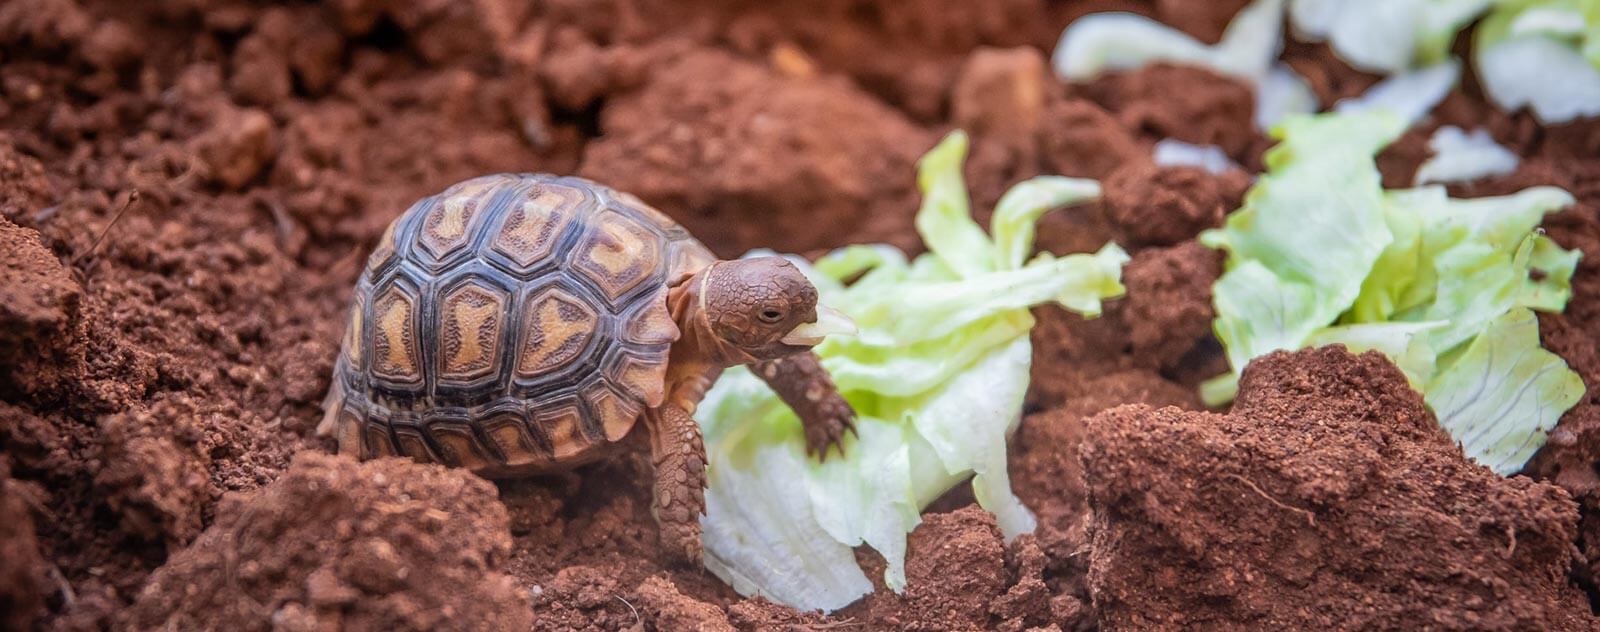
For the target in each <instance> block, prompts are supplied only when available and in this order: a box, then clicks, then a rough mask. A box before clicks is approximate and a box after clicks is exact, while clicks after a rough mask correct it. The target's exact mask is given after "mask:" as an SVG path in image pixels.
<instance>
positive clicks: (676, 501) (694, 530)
mask: <svg viewBox="0 0 1600 632" xmlns="http://www.w3.org/2000/svg"><path fill="white" fill-rule="evenodd" d="M645 422H646V423H648V424H649V425H650V428H649V430H650V455H651V457H650V461H651V463H652V465H654V466H655V477H656V482H655V502H654V503H652V504H651V506H650V512H651V513H652V514H654V515H655V517H656V523H657V524H658V525H659V526H660V528H661V546H662V548H664V549H666V551H667V553H668V554H669V555H670V556H672V557H673V558H674V559H676V560H677V561H679V562H683V563H685V564H690V565H697V564H699V563H700V554H701V545H700V515H701V514H703V513H705V509H706V495H705V487H706V448H705V444H704V443H702V442H701V440H700V426H699V425H698V424H696V423H695V421H694V418H693V417H691V416H690V415H689V412H688V411H686V410H684V409H683V408H682V407H680V406H677V405H675V404H667V405H664V406H661V407H660V408H655V409H652V410H649V411H646V412H645Z"/></svg>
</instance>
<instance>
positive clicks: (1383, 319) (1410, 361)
mask: <svg viewBox="0 0 1600 632" xmlns="http://www.w3.org/2000/svg"><path fill="white" fill-rule="evenodd" d="M1290 123H1291V124H1288V125H1285V126H1284V127H1283V129H1282V130H1280V132H1281V135H1282V137H1283V138H1284V142H1283V143H1282V144H1281V145H1279V146H1278V147H1277V148H1274V149H1273V150H1272V153H1270V154H1269V155H1268V160H1267V163H1268V167H1269V168H1270V171H1269V173H1268V174H1266V175H1264V176H1262V178H1261V179H1260V180H1259V181H1258V183H1257V185H1256V187H1255V188H1254V189H1252V190H1251V192H1250V193H1249V194H1248V195H1247V197H1246V204H1245V208H1243V209H1240V210H1239V211H1237V212H1235V213H1234V214H1233V215H1231V216H1230V217H1229V218H1228V222H1227V224H1226V226H1225V227H1224V228H1223V229H1220V230H1214V231H1208V232H1207V233H1205V234H1203V235H1202V236H1201V239H1202V242H1203V243H1206V244H1207V245H1212V246H1214V247H1225V248H1227V249H1228V250H1229V258H1228V269H1227V271H1226V272H1225V273H1224V274H1223V275H1222V277H1221V278H1220V279H1218V281H1217V283H1216V285H1214V286H1213V288H1212V292H1213V302H1214V303H1215V306H1216V311H1217V317H1216V320H1215V322H1214V328H1215V330H1216V333H1217V336H1218V338H1219V339H1220V340H1221V341H1222V343H1223V345H1224V346H1225V347H1226V348H1227V352H1228V359H1229V362H1230V363H1231V365H1232V366H1233V368H1234V371H1233V373H1230V374H1228V375H1224V376H1220V377H1218V378H1215V379H1213V380H1209V381H1207V382H1206V383H1205V384H1204V385H1202V388H1201V396H1202V397H1203V398H1204V399H1205V401H1206V402H1207V403H1209V404H1213V405H1216V404H1221V403H1224V402H1226V401H1228V400H1229V399H1232V397H1233V394H1234V390H1235V389H1236V386H1237V376H1238V374H1239V372H1240V371H1241V370H1242V369H1243V368H1244V366H1245V364H1246V363H1248V362H1249V360H1250V359H1252V358H1255V357H1258V356H1260V355H1262V354H1265V353H1267V352H1269V351H1272V350H1276V349H1298V348H1302V347H1309V346H1317V345H1325V344H1334V343H1341V344H1344V345H1346V346H1347V347H1350V348H1351V349H1352V350H1355V351H1365V350H1376V351H1379V352H1382V353H1384V354H1385V355H1388V356H1389V357H1390V358H1391V359H1393V360H1394V361H1395V363H1396V364H1397V365H1398V366H1399V367H1400V368H1401V369H1402V370H1403V371H1405V373H1406V376H1407V377H1408V378H1409V379H1410V381H1411V383H1412V385H1413V386H1416V387H1417V388H1418V389H1419V390H1421V391H1422V392H1423V393H1424V396H1425V397H1426V398H1427V401H1428V403H1429V405H1430V406H1433V407H1434V411H1435V413H1436V414H1437V415H1438V416H1439V420H1440V423H1441V424H1443V426H1444V427H1445V429H1446V430H1449V431H1450V432H1451V433H1452V436H1454V437H1455V438H1456V439H1457V440H1458V441H1460V442H1461V443H1462V445H1463V447H1464V448H1465V450H1466V454H1467V456H1469V457H1472V458H1474V459H1478V460H1479V461H1481V462H1483V463H1485V464H1486V465H1489V466H1491V467H1493V468H1495V470H1496V471H1497V472H1501V473H1506V472H1511V471H1515V470H1517V469H1520V468H1521V467H1522V465H1523V464H1524V463H1525V462H1526V460H1527V458H1528V456H1530V455H1531V454H1532V453H1533V451H1534V450H1537V449H1538V447H1539V445H1541V444H1542V442H1543V440H1544V432H1545V431H1547V430H1548V429H1549V428H1550V427H1551V426H1552V425H1554V423H1555V421H1556V419H1557V418H1559V417H1560V414H1561V413H1562V412H1563V411H1565V410H1566V409H1567V408H1569V407H1571V406H1572V404H1573V402H1574V401H1575V399H1573V398H1572V397H1569V392H1570V390H1571V389H1572V388H1574V387H1573V384H1574V383H1576V387H1575V388H1576V389H1577V391H1578V392H1580V393H1581V392H1582V390H1583V385H1582V383H1581V380H1579V379H1578V377H1577V374H1576V373H1573V372H1572V371H1571V370H1570V369H1568V368H1567V366H1566V364H1565V363H1563V362H1562V361H1561V359H1560V358H1558V357H1556V356H1554V355H1553V354H1550V353H1548V352H1545V351H1543V350H1542V349H1540V348H1539V340H1538V327H1537V324H1536V323H1535V322H1534V320H1533V316H1532V313H1531V312H1529V311H1528V310H1530V309H1537V310H1546V311H1560V310H1561V309H1563V308H1564V307H1565V306H1566V303H1567V300H1568V299H1569V298H1570V297H1571V295H1572V289H1571V280H1572V274H1573V272H1574V270H1575V269H1576V267H1577V262H1578V258H1579V254H1580V253H1578V252H1576V251H1569V250H1565V249H1563V248H1561V247H1560V246H1559V245H1557V244H1556V243H1555V242H1553V241H1551V240H1550V239H1549V238H1548V237H1545V236H1544V235H1541V234H1539V233H1538V231H1537V228H1538V225H1539V223H1540V221H1541V220H1542V219H1543V218H1544V216H1545V215H1546V214H1547V213H1551V212H1554V211H1556V210H1559V209H1561V208H1562V207H1564V206H1567V205H1569V204H1571V203H1572V202H1573V198H1572V196H1571V195H1570V194H1568V193H1567V192H1565V191H1562V190H1560V189H1556V188H1554V187H1534V188H1530V189H1527V190H1524V191H1521V192H1518V193H1516V194H1513V195H1506V196H1499V197H1489V198H1479V199H1471V200H1457V199H1452V198H1450V197H1449V196H1448V195H1447V194H1446V192H1445V190H1444V188H1443V187H1438V186H1428V187H1419V188H1415V189H1406V190H1399V191H1383V190H1382V189H1381V188H1380V185H1379V183H1378V181H1377V179H1376V177H1375V175H1374V176H1373V177H1359V178H1358V177H1353V175H1352V174H1369V175H1371V174H1370V173H1369V172H1371V171H1372V170H1373V168H1374V165H1373V157H1372V156H1373V154H1374V153H1375V152H1376V151H1377V150H1378V148H1380V147H1381V146H1382V145H1383V144H1384V143H1386V142H1388V141H1389V140H1391V139H1393V138H1394V136H1395V135H1396V134H1397V129H1396V127H1395V125H1393V123H1392V120H1391V121H1387V122H1386V121H1385V119H1384V118H1383V117H1381V116H1379V117H1376V118H1373V116H1372V115H1367V114H1363V115H1325V116H1320V117H1316V118H1315V119H1306V120H1292V121H1291V122H1290ZM1312 156H1316V157H1318V158H1308V157H1312ZM1324 161H1332V162H1331V163H1330V162H1324ZM1307 165H1315V166H1317V167H1319V168H1317V169H1314V170H1313V169H1307V168H1306V167H1307ZM1276 189H1287V190H1291V191H1292V192H1293V195H1275V194H1274V193H1275V190H1276ZM1374 196H1376V197H1374ZM1316 199H1323V200H1326V201H1324V202H1322V203H1315V202H1313V201H1312V200H1316ZM1263 218H1274V220H1275V221H1266V220H1264V219H1263ZM1374 219H1376V221H1374ZM1342 223H1348V225H1346V226H1344V227H1343V228H1342V229H1341V228H1338V226H1339V225H1341V224H1342ZM1356 226H1359V227H1361V228H1360V229H1359V230H1357V229H1353V228H1352V227H1356ZM1352 287H1354V288H1356V290H1355V291H1354V293H1353V294H1352V291H1351V288H1352ZM1347 297H1348V298H1347ZM1524 321H1526V322H1524ZM1529 323H1531V324H1529ZM1491 373H1492V374H1493V375H1495V380H1494V381H1493V382H1492V383H1491V382H1486V381H1484V380H1483V379H1482V378H1483V376H1485V375H1489V374H1491ZM1473 379H1478V385H1479V386H1481V387H1483V388H1484V390H1483V392H1478V393H1469V392H1466V389H1468V385H1469V384H1470V383H1471V382H1472V380H1473Z"/></svg>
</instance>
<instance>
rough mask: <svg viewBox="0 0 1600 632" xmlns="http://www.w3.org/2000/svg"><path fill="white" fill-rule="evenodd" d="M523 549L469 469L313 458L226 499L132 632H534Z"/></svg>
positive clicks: (131, 622) (146, 595) (151, 593)
mask: <svg viewBox="0 0 1600 632" xmlns="http://www.w3.org/2000/svg"><path fill="white" fill-rule="evenodd" d="M510 550H511V535H510V527H509V519H508V518H507V515H506V511H505V508H504V507H503V506H502V505H501V504H500V502H499V501H498V500H496V499H495V489H494V486H493V485H491V484H489V483H488V482H486V481H484V480H482V479H479V478H477V477H475V476H472V475H471V474H468V473H466V472H465V471H463V470H451V469H446V468H443V467H439V466H433V465H419V464H415V463H412V462H410V461H405V460H400V459H384V460H378V461H370V462H366V463H359V464H358V463H356V462H354V461H352V460H349V459H346V458H339V457H334V456H328V455H322V454H316V453H302V454H299V455H296V456H295V458H294V460H293V461H292V462H291V463H290V466H289V469H288V470H287V471H285V472H284V474H283V476H282V477H281V478H279V479H278V481H276V482H274V483H272V484H271V485H268V486H266V487H264V488H262V489H260V490H258V491H256V492H253V493H248V494H233V495H229V496H227V497H225V498H224V499H223V501H222V503H221V505H220V506H219V508H218V510H217V519H216V522H215V523H214V524H212V526H211V527H210V528H209V529H207V530H206V532H205V533H204V534H202V535H201V536H200V539H199V540H197V541H196V542H195V543H194V544H193V545H192V546H190V547H189V548H188V549H185V550H183V551H180V552H178V553H176V554H175V555H173V556H172V557H171V558H170V559H169V560H168V562H167V564H166V565H165V566H162V567H161V569H160V570H158V571H157V572H156V573H155V574H154V575H152V576H151V578H150V581H149V583H148V584H146V585H145V588H144V590H143V591H142V592H141V593H140V595H139V598H138V601H137V602H136V603H135V604H134V606H133V608H132V609H131V611H129V612H127V613H125V615H126V620H125V622H124V623H125V625H128V626H131V627H133V628H135V629H158V628H159V629H220V628H230V629H249V630H269V629H272V630H323V629H389V630H491V629H494V630H527V629H530V628H531V627H532V625H533V621H532V610H531V608H530V607H529V596H528V593H527V591H525V590H523V589H521V588H520V587H518V586H517V584H516V582H515V580H513V579H512V578H511V577H510V576H508V575H506V574H504V573H502V572H501V570H500V567H501V565H502V564H503V563H504V562H505V560H506V559H507V558H508V557H509V554H510Z"/></svg>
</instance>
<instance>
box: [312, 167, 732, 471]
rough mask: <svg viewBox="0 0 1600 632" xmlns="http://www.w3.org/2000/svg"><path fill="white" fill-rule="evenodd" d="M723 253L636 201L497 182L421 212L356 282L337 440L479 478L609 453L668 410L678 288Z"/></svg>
mask: <svg viewBox="0 0 1600 632" xmlns="http://www.w3.org/2000/svg"><path fill="white" fill-rule="evenodd" d="M713 259H714V257H713V256H712V254H711V252H710V251H709V250H707V249H706V248H705V247H704V246H702V245H701V244H700V243H699V242H697V241H695V240H694V239H693V238H692V237H690V236H689V235H688V233H687V232H685V231H684V230H683V228H681V227H679V226H678V225H677V224H675V223H673V222H672V221H671V220H670V219H668V218H667V217H666V216H665V215H662V214H661V213H660V212H658V211H656V210H655V209H652V208H650V207H648V206H646V205H645V204H643V203H642V202H640V201H639V200H638V199H637V198H634V197H632V196H630V195H627V194H624V193H619V192H617V191H613V190H611V189H608V188H606V187H603V186H600V185H598V184H595V183H593V182H589V181H587V180H582V179H578V178H560V177H554V176H545V175H527V174H519V175H513V174H501V175H494V176H486V177H482V178H476V179H473V180H468V181H466V182H463V183H461V184H458V185H456V186H454V187H451V188H450V189H449V190H447V191H445V192H443V193H441V194H439V195H436V196H433V197H429V198H425V199H423V200H421V201H419V202H417V203H416V204H415V205H414V206H412V207H411V209H410V210H408V211H406V212H405V213H404V214H403V215H401V216H400V217H399V218H397V219H396V220H395V221H394V223H393V224H391V225H390V226H389V229H388V231H386V232H385V233H384V235H383V238H382V240H381V241H380V243H379V244H378V247H377V249H376V250H375V251H374V252H373V253H372V257H371V259H369V260H368V262H367V269H366V271H365V272H364V273H363V274H362V276H361V279H360V281H359V283H358V284H357V286H356V293H355V300H354V301H353V305H352V308H351V312H350V319H349V325H348V328H347V331H346V333H345V340H344V351H343V352H342V353H341V354H340V357H339V360H338V367H337V368H336V370H335V380H336V381H337V383H336V384H335V385H334V388H333V393H332V394H331V395H330V397H331V398H333V399H330V404H331V405H332V406H334V407H335V408H334V409H333V414H337V415H338V416H339V421H340V423H339V424H338V432H339V434H340V437H339V440H340V443H341V445H344V446H357V447H358V449H359V453H360V455H361V456H363V457H375V456H385V455H394V454H403V455H408V456H411V457H413V458H416V459H419V460H424V461H437V462H442V463H446V464H449V465H455V466H461V467H469V468H472V469H475V470H479V471H483V472H486V473H508V474H509V473H515V472H517V471H518V470H523V469H534V470H536V469H541V468H542V466H545V465H550V464H553V463H557V462H563V463H564V462H568V461H571V460H574V459H581V458H583V457H585V456H586V455H587V454H589V453H592V452H595V450H594V448H596V447H598V446H601V445H604V444H606V443H608V442H612V441H616V440H618V439H620V438H621V437H622V436H624V435H626V434H627V432H628V430H629V429H630V428H632V426H633V424H634V423H635V420H636V419H637V418H638V417H639V413H640V412H641V411H642V410H643V409H645V408H647V407H653V406H656V405H658V404H660V402H661V399H662V397H663V393H662V383H663V379H664V371H665V367H666V362H667V354H668V349H669V346H670V345H671V343H672V341H673V340H674V339H675V338H676V337H677V335H678V329H677V326H676V325H675V324H674V323H673V321H672V318H671V315H670V314H669V313H668V311H667V304H666V295H667V289H668V287H669V285H671V284H673V283H675V282H677V281H680V280H682V279H683V278H686V277H687V276H689V275H691V274H693V273H694V272H695V271H697V270H699V269H702V268H704V267H705V266H706V265H707V264H709V263H710V262H711V261H712V260H713Z"/></svg>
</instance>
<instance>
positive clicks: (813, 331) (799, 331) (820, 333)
mask: <svg viewBox="0 0 1600 632" xmlns="http://www.w3.org/2000/svg"><path fill="white" fill-rule="evenodd" d="M856 331H857V330H856V321H853V320H850V317H849V316H845V315H844V312H841V311H839V310H836V309H834V308H832V307H828V306H827V305H818V306H817V321H816V322H814V323H805V324H802V325H800V326H798V327H795V328H794V329H791V330H789V333H788V334H787V335H785V336H784V337H783V341H782V342H783V344H786V345H793V346H796V347H814V346H816V345H817V344H820V343H821V342H822V339H823V338H826V337H828V336H833V335H854V334H855V333H856Z"/></svg>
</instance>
